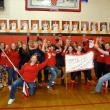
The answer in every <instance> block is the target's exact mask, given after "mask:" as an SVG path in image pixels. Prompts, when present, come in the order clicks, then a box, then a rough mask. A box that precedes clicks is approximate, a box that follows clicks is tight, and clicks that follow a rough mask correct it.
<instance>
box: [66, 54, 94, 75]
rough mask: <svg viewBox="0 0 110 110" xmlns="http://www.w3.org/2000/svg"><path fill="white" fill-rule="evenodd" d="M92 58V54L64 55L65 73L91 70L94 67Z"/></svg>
mask: <svg viewBox="0 0 110 110" xmlns="http://www.w3.org/2000/svg"><path fill="white" fill-rule="evenodd" d="M93 58H94V53H93V52H88V53H86V54H83V55H66V56H65V65H66V73H69V72H75V71H81V70H87V69H92V68H93V67H94V64H93Z"/></svg>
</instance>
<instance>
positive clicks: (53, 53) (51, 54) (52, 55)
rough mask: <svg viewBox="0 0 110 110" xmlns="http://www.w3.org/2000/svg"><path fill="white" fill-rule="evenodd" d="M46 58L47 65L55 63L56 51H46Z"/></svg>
mask: <svg viewBox="0 0 110 110" xmlns="http://www.w3.org/2000/svg"><path fill="white" fill-rule="evenodd" d="M46 59H48V62H47V66H55V65H56V51H48V52H47V53H46Z"/></svg>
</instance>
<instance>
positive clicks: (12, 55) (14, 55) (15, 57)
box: [6, 50, 20, 67]
mask: <svg viewBox="0 0 110 110" xmlns="http://www.w3.org/2000/svg"><path fill="white" fill-rule="evenodd" d="M6 54H7V56H8V57H9V59H10V60H11V61H12V63H13V64H14V66H18V65H19V62H20V55H19V53H18V51H16V50H8V51H7V52H6ZM6 64H7V65H8V67H12V64H11V63H10V62H9V61H8V59H7V62H6Z"/></svg>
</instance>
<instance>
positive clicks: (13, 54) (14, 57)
mask: <svg viewBox="0 0 110 110" xmlns="http://www.w3.org/2000/svg"><path fill="white" fill-rule="evenodd" d="M6 54H7V56H8V57H9V58H10V60H11V61H12V63H13V64H14V65H15V66H16V67H18V65H19V61H20V55H19V53H18V51H17V46H16V44H15V43H12V44H11V49H8V50H7V51H6ZM6 64H7V66H8V67H7V71H8V88H9V90H11V84H12V81H15V80H16V79H17V73H16V71H15V70H14V68H13V66H12V65H11V63H10V62H9V61H8V60H7V61H6Z"/></svg>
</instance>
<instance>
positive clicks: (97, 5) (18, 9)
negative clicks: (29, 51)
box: [0, 0, 110, 43]
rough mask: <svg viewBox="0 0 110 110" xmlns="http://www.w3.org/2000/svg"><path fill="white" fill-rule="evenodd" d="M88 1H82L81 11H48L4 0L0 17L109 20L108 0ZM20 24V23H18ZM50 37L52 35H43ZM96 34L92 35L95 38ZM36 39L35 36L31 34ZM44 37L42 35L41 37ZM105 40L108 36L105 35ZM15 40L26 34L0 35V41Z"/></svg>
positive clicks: (11, 0)
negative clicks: (32, 8) (34, 9)
mask: <svg viewBox="0 0 110 110" xmlns="http://www.w3.org/2000/svg"><path fill="white" fill-rule="evenodd" d="M88 1H89V2H88V3H82V9H81V12H48V11H26V10H25V0H5V9H4V10H0V19H7V20H10V19H17V20H22V19H23V20H24V19H27V20H32V19H36V20H37V19H38V20H61V21H62V20H69V21H72V20H79V21H89V22H91V21H97V22H104V21H107V22H110V12H109V10H110V0H88ZM18 24H20V23H18ZM45 37H46V38H48V39H52V38H53V37H52V36H45ZM95 37H96V36H93V38H95ZM31 38H32V39H36V36H31ZM43 38H44V37H43ZM72 38H73V40H76V41H80V40H81V39H82V36H73V37H72ZM104 39H105V40H106V41H110V37H107V36H105V37H104ZM17 40H23V41H24V42H25V41H26V36H22V35H20V36H18V35H1V34H0V42H2V41H4V42H6V43H11V42H17Z"/></svg>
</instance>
